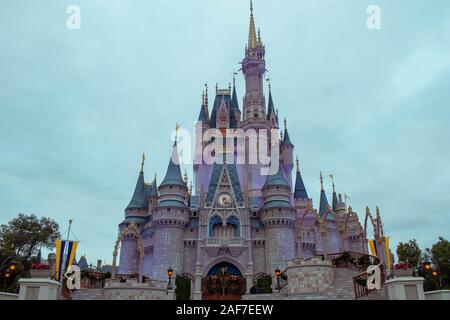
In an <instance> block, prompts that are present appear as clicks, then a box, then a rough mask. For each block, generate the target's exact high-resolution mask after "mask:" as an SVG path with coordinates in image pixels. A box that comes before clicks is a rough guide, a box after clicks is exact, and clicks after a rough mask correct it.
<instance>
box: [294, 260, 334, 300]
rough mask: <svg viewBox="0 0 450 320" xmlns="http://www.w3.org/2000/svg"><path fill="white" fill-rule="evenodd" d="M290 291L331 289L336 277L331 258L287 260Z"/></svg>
mask: <svg viewBox="0 0 450 320" xmlns="http://www.w3.org/2000/svg"><path fill="white" fill-rule="evenodd" d="M286 271H287V276H288V293H289V295H292V294H300V293H315V292H323V291H326V290H327V289H329V288H330V287H331V286H332V285H333V283H334V278H335V267H334V266H333V264H332V262H331V260H328V259H326V260H322V258H316V257H313V258H311V259H307V260H303V259H298V258H297V259H293V260H290V261H287V269H286Z"/></svg>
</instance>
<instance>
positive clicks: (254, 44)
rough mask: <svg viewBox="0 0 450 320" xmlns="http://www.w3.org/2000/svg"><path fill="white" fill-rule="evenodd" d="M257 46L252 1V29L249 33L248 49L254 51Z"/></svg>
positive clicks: (251, 4)
mask: <svg viewBox="0 0 450 320" xmlns="http://www.w3.org/2000/svg"><path fill="white" fill-rule="evenodd" d="M257 45H258V43H257V40H256V29H255V18H254V17H253V2H252V1H251V0H250V29H249V32H248V47H249V48H251V49H254V48H256V47H257Z"/></svg>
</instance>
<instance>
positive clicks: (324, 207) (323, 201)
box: [319, 190, 330, 217]
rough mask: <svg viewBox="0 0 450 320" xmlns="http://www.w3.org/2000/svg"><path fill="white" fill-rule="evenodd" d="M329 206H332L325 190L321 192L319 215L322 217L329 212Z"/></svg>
mask: <svg viewBox="0 0 450 320" xmlns="http://www.w3.org/2000/svg"><path fill="white" fill-rule="evenodd" d="M329 206H330V205H329V204H328V199H327V195H326V194H325V191H324V190H321V191H320V204H319V214H320V216H321V217H322V216H323V215H324V214H326V213H327V212H328V207H329Z"/></svg>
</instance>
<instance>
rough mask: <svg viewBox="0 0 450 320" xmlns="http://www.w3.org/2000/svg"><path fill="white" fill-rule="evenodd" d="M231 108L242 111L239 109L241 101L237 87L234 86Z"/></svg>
mask: <svg viewBox="0 0 450 320" xmlns="http://www.w3.org/2000/svg"><path fill="white" fill-rule="evenodd" d="M231 110H233V111H240V109H239V102H238V98H237V94H236V87H235V86H233V94H232V96H231Z"/></svg>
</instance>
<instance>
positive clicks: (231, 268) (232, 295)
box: [202, 262, 245, 300]
mask: <svg viewBox="0 0 450 320" xmlns="http://www.w3.org/2000/svg"><path fill="white" fill-rule="evenodd" d="M244 293H245V278H244V277H243V276H242V274H241V272H240V271H239V269H238V268H237V267H236V266H235V265H233V264H232V263H229V262H219V263H218V264H216V265H214V266H213V267H212V268H211V269H210V270H209V272H208V274H207V276H206V277H204V278H203V279H202V299H203V300H240V299H241V297H242V295H243V294H244Z"/></svg>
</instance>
